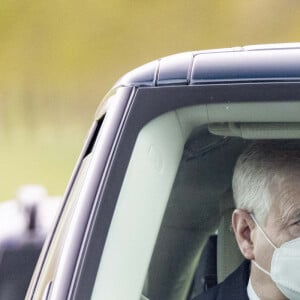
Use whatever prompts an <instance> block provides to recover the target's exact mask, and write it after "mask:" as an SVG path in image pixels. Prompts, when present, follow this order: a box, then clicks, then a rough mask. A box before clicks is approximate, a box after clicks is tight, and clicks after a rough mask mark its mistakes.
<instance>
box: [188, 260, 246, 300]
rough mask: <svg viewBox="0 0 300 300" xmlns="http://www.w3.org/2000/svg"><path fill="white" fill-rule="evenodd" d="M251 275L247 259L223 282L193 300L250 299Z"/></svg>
mask: <svg viewBox="0 0 300 300" xmlns="http://www.w3.org/2000/svg"><path fill="white" fill-rule="evenodd" d="M249 275H250V262H249V261H247V260H245V261H244V262H243V263H242V264H241V265H240V266H239V267H238V269H236V270H235V271H234V272H233V273H232V274H230V275H229V276H228V277H227V278H226V279H225V280H224V281H223V282H222V283H220V284H218V285H216V286H214V287H213V288H211V289H209V290H207V291H206V292H204V293H203V294H201V295H199V296H197V297H196V298H194V299H193V300H249V298H248V295H247V285H248V281H249Z"/></svg>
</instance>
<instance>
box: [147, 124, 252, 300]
mask: <svg viewBox="0 0 300 300" xmlns="http://www.w3.org/2000/svg"><path fill="white" fill-rule="evenodd" d="M249 142H250V141H249V140H244V139H241V138H238V137H224V136H219V135H215V134H211V133H210V132H209V130H208V126H207V125H206V126H201V127H199V128H196V129H194V130H193V132H192V134H191V135H190V137H189V139H188V140H187V142H186V144H185V148H184V152H183V156H182V159H181V163H180V166H179V168H178V173H177V176H176V178H175V182H174V185H173V189H172V192H171V195H170V198H169V201H168V206H167V208H166V211H165V215H164V218H163V222H162V225H161V228H160V232H159V235H158V238H157V242H156V246H155V249H154V252H153V256H152V260H151V263H150V266H149V270H148V275H147V279H146V282H145V286H144V290H143V295H144V296H146V298H149V299H151V300H156V299H186V298H192V297H194V296H195V295H196V294H199V293H200V292H202V291H203V289H205V288H206V286H207V285H208V286H209V285H211V284H212V283H213V284H214V281H222V280H223V279H224V277H226V276H227V275H228V274H229V273H230V272H231V271H232V270H233V269H234V268H235V267H236V266H238V265H239V264H240V262H241V260H242V258H241V255H240V253H239V251H238V249H237V245H236V244H235V239H234V236H233V233H232V232H231V231H230V220H231V213H232V210H233V208H234V204H233V197H232V191H231V178H232V173H233V168H234V164H235V161H236V159H237V157H238V155H239V154H240V153H241V152H242V151H243V149H244V148H245V147H246V146H247V145H248V144H249ZM216 232H219V233H221V232H222V234H219V236H218V238H215V237H214V235H215V233H216ZM207 241H210V244H211V245H210V246H211V247H213V248H214V249H215V251H203V248H204V247H205V244H206V243H207ZM214 244H216V245H214ZM208 247H209V245H208ZM213 248H210V249H213ZM225 248H226V251H224V249H225ZM202 252H203V253H207V255H208V256H207V257H205V258H204V259H203V258H202V261H205V262H208V261H211V260H215V258H214V259H211V258H210V257H209V256H212V255H217V257H218V259H217V262H216V273H217V274H215V275H216V276H215V278H211V275H212V274H205V272H212V271H211V268H210V267H209V266H203V263H202V266H201V259H200V256H201V253H202ZM203 255H204V254H203ZM199 259H200V265H199ZM205 264H207V263H205ZM198 265H199V268H198V269H200V273H202V274H199V270H198V272H196V269H197V267H198ZM201 270H202V271H201ZM208 270H209V271H208ZM195 272H196V273H198V275H197V276H196V277H195V279H194V281H195V282H194V284H193V283H192V281H193V278H194V274H195Z"/></svg>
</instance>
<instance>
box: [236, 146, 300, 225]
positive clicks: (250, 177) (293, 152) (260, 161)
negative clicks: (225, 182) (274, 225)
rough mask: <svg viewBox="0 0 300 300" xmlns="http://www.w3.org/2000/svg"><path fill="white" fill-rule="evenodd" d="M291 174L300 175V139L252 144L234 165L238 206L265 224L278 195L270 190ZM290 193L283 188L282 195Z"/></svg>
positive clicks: (278, 185)
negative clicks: (285, 192) (286, 192)
mask: <svg viewBox="0 0 300 300" xmlns="http://www.w3.org/2000/svg"><path fill="white" fill-rule="evenodd" d="M292 174H294V175H295V174H297V175H298V176H299V175H300V142H299V141H297V140H281V141H279V140H277V141H274V140H273V141H271V140H267V141H257V142H254V143H252V144H251V145H250V146H249V147H248V148H247V149H246V150H245V151H244V152H243V153H242V154H241V155H240V157H239V158H238V160H237V162H236V165H235V169H234V173H233V179H232V189H233V197H234V201H235V205H236V207H237V208H241V209H244V210H246V211H248V212H250V213H253V214H254V215H255V217H256V219H257V220H258V221H259V222H260V223H261V224H263V223H264V222H265V221H266V217H267V215H268V212H269V210H270V208H271V205H272V201H273V200H274V199H276V198H277V196H278V195H274V191H273V194H272V193H271V192H272V190H273V189H271V187H272V186H273V187H274V186H277V187H280V186H281V185H282V184H283V183H284V181H286V180H287V177H288V176H289V178H291V177H290V176H293V175H292ZM299 184H300V182H299ZM276 190H277V189H276ZM287 196H288V195H286V194H284V191H281V192H280V197H287Z"/></svg>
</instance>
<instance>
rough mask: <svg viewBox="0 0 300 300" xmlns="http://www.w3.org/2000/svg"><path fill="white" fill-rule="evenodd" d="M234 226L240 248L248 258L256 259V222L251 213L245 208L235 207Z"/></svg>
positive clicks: (233, 214)
mask: <svg viewBox="0 0 300 300" xmlns="http://www.w3.org/2000/svg"><path fill="white" fill-rule="evenodd" d="M232 228H233V230H234V234H235V238H236V240H237V243H238V245H239V248H240V250H241V252H242V254H243V255H244V257H245V258H246V259H249V260H251V259H254V258H255V257H254V251H253V240H252V234H251V232H252V230H253V229H254V228H255V223H254V221H253V220H252V218H251V216H250V214H249V213H248V212H247V211H245V210H243V209H235V210H234V212H233V213H232Z"/></svg>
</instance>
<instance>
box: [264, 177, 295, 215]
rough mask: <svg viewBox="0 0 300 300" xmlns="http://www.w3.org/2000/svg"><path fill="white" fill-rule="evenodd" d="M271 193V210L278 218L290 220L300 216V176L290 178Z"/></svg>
mask: <svg viewBox="0 0 300 300" xmlns="http://www.w3.org/2000/svg"><path fill="white" fill-rule="evenodd" d="M270 192H271V197H272V200H273V201H272V202H273V203H272V205H271V210H272V211H273V212H274V213H275V215H276V216H277V217H280V218H284V219H289V218H290V217H292V216H294V215H295V214H296V215H297V214H298V213H299V214H300V176H291V177H290V176H288V177H287V178H286V180H283V181H281V183H280V184H278V185H277V186H276V187H275V188H274V186H273V188H272V189H271V190H270Z"/></svg>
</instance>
